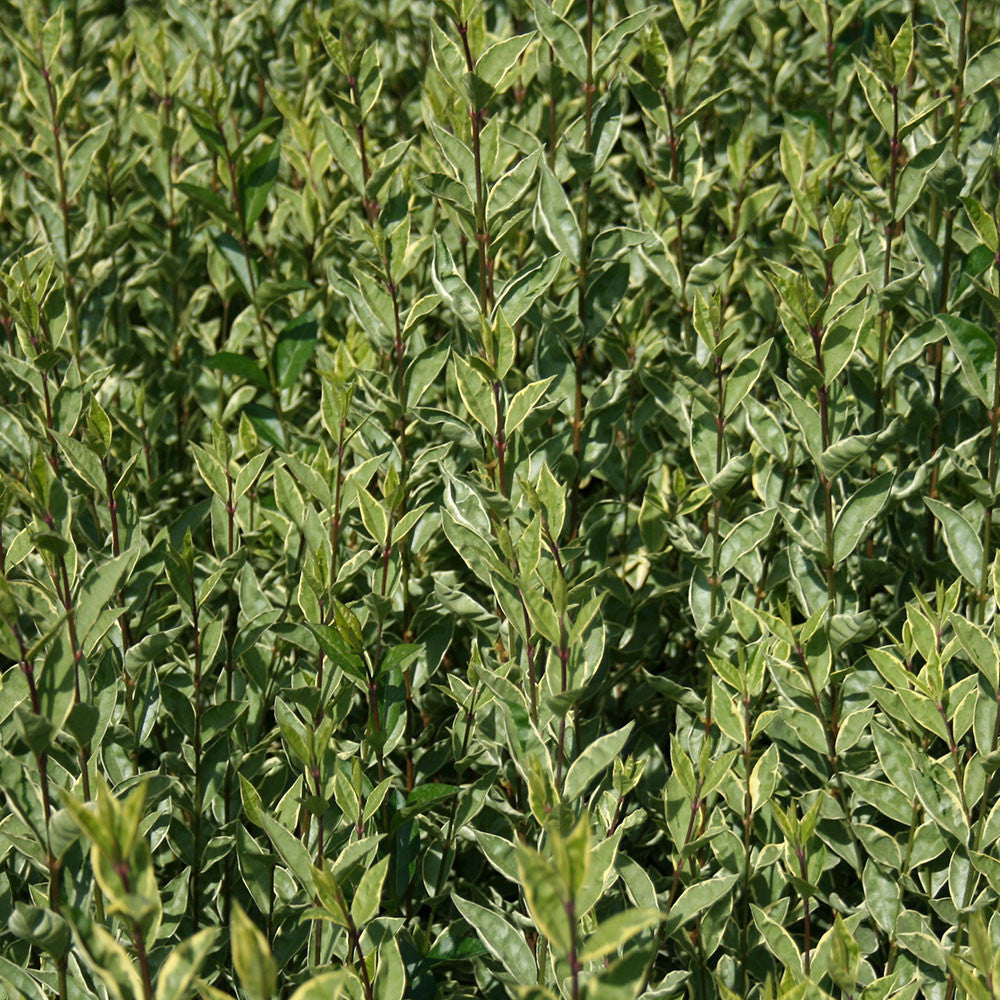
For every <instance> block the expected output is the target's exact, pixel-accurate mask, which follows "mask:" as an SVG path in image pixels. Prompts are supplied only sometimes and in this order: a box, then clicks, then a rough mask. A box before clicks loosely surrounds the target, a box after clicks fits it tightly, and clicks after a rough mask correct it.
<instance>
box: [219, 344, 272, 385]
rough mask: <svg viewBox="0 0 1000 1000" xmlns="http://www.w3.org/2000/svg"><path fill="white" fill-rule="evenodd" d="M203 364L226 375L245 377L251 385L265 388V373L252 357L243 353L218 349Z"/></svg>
mask: <svg viewBox="0 0 1000 1000" xmlns="http://www.w3.org/2000/svg"><path fill="white" fill-rule="evenodd" d="M205 364H206V365H207V366H208V367H209V368H214V369H215V370H216V371H220V372H225V373H226V374H227V375H238V376H239V377H240V378H243V379H246V380H247V381H248V382H249V383H250V384H251V385H255V386H257V388H258V389H266V388H267V375H266V374H265V373H264V370H263V369H262V368H261V367H260V365H259V364H257V362H256V361H254V359H253V358H251V357H248V356H247V355H245V354H234V353H233V352H232V351H219V352H218V353H217V354H213V355H212V356H211V357H208V358H206V359H205Z"/></svg>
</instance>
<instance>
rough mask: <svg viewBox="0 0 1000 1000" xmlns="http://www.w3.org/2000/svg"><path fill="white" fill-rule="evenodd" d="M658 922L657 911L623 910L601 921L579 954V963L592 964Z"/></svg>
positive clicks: (658, 914)
mask: <svg viewBox="0 0 1000 1000" xmlns="http://www.w3.org/2000/svg"><path fill="white" fill-rule="evenodd" d="M659 920H660V912H659V910H644V909H633V910H624V911H623V912H621V913H616V914H614V915H613V916H610V917H608V918H607V919H606V920H602V921H601V923H599V924H598V925H597V927H596V928H595V930H594V932H593V933H592V934H591V935H590V937H588V938H587V941H586V943H585V944H584V946H583V950H582V951H581V952H580V961H581V962H593V961H596V960H597V959H599V958H603V957H604V956H605V955H610V954H612V952H616V951H618V949H619V948H621V947H622V945H624V944H625V942H626V941H629V940H631V939H632V938H633V937H635V935H636V934H639V933H641V932H642V931H644V930H645V929H646V928H647V927H652V926H653V925H654V924H656V923H658V922H659Z"/></svg>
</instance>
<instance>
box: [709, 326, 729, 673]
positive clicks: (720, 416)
mask: <svg viewBox="0 0 1000 1000" xmlns="http://www.w3.org/2000/svg"><path fill="white" fill-rule="evenodd" d="M715 342H716V344H718V342H719V331H718V330H716V331H715ZM715 391H716V402H717V404H718V408H717V410H716V414H715V471H716V472H718V471H719V470H720V469H721V468H722V460H723V456H724V451H725V443H726V438H725V435H726V416H725V414H726V384H725V379H724V378H723V367H722V355H721V354H716V355H715ZM721 514H722V498H721V497H713V499H712V578H711V580H710V581H709V586H710V587H711V591H712V605H711V607H712V617H713V618H714V617H715V615H716V612H717V611H718V599H719V586H720V584H721V581H720V579H719V548H720V547H719V519H720V517H721ZM710 683H711V682H710Z"/></svg>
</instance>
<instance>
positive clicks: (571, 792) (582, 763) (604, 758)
mask: <svg viewBox="0 0 1000 1000" xmlns="http://www.w3.org/2000/svg"><path fill="white" fill-rule="evenodd" d="M632 726H633V723H631V722H630V723H628V724H627V725H626V726H623V727H622V728H621V729H619V730H617V731H615V732H613V733H608V734H607V735H605V736H600V737H598V738H597V739H596V740H594V742H593V743H591V744H590V745H589V746H588V747H587V748H586V749H585V750H584V751H583V752H582V753H581V754H580V756H579V757H577V758H576V760H574V761H573V763H572V764H571V765H570V768H569V770H568V771H567V772H566V781H565V783H564V785H563V796H564V797H565V799H566V800H567V801H568V802H572V801H573V800H574V799H575V798H577V797H578V796H580V795H582V794H583V793H584V792H585V791H586V789H587V786H588V785H589V784H590V783H591V782H592V781H593V780H594V778H596V777H597V776H598V775H599V774H600V773H601V772H602V771H604V769H605V768H606V767H608V765H609V764H611V762H612V761H613V760H615V759H616V758H617V757H618V755H619V754H620V753H621V752H622V748H623V747H624V746H625V743H626V742H627V741H628V738H629V735H630V734H631V732H632Z"/></svg>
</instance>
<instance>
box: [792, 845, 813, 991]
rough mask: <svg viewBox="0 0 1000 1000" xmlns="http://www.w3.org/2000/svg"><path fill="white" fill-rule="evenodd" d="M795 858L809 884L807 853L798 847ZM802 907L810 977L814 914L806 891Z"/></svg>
mask: <svg viewBox="0 0 1000 1000" xmlns="http://www.w3.org/2000/svg"><path fill="white" fill-rule="evenodd" d="M795 856H796V858H797V859H798V862H799V875H801V877H802V881H803V882H807V881H808V877H807V874H806V852H805V851H804V850H803V849H802V848H801V847H796V848H795ZM802 906H803V908H804V910H805V927H804V931H803V938H802V951H803V954H804V956H805V963H804V964H805V970H806V975H807V976H808V975H809V968H810V965H811V964H812V914H811V912H810V908H809V897H808V896H807V895H806V894H805V891H803V892H802Z"/></svg>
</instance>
